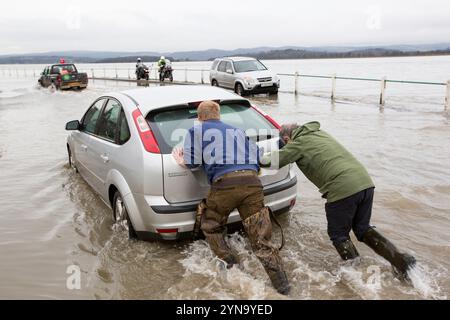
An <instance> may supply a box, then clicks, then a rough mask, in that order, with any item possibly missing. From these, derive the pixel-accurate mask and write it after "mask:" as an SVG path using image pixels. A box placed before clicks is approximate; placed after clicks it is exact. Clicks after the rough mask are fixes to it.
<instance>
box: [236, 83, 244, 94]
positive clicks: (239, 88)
mask: <svg viewBox="0 0 450 320" xmlns="http://www.w3.org/2000/svg"><path fill="white" fill-rule="evenodd" d="M234 92H236V94H238V95H240V96H244V95H245V90H244V87H243V86H242V84H240V83H238V84H236V88H235V89H234Z"/></svg>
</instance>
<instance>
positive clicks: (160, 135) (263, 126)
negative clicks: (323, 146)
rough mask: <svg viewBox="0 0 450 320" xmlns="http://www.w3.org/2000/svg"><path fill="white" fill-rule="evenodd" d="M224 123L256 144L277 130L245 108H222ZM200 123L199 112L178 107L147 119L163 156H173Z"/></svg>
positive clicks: (191, 108)
mask: <svg viewBox="0 0 450 320" xmlns="http://www.w3.org/2000/svg"><path fill="white" fill-rule="evenodd" d="M220 112H221V120H222V121H223V122H225V123H226V124H228V125H231V126H233V127H236V128H240V129H242V130H244V131H245V132H246V134H247V135H248V137H249V138H250V139H252V140H254V141H261V140H266V139H269V138H271V137H272V136H271V132H272V131H273V130H274V129H275V127H274V126H273V125H272V124H271V123H270V122H269V121H268V120H267V119H266V118H264V117H263V116H262V115H261V114H260V113H259V112H257V111H256V110H255V109H253V108H251V107H249V106H246V105H242V104H221V105H220ZM196 120H197V108H196V107H190V106H188V105H186V106H177V107H173V108H168V109H166V110H161V111H159V112H156V113H152V114H150V115H149V116H148V117H147V121H148V122H149V124H150V127H151V128H152V130H153V132H154V133H155V136H156V139H157V140H158V144H159V146H160V148H161V151H162V152H163V153H170V152H172V149H173V147H175V146H176V145H178V144H180V143H181V142H183V141H184V137H185V136H186V134H187V132H188V130H189V129H190V128H192V127H193V126H194V124H195V121H196Z"/></svg>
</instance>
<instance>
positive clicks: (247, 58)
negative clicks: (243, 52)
mask: <svg viewBox="0 0 450 320" xmlns="http://www.w3.org/2000/svg"><path fill="white" fill-rule="evenodd" d="M221 59H222V60H231V61H248V60H256V59H255V58H252V57H223V58H221Z"/></svg>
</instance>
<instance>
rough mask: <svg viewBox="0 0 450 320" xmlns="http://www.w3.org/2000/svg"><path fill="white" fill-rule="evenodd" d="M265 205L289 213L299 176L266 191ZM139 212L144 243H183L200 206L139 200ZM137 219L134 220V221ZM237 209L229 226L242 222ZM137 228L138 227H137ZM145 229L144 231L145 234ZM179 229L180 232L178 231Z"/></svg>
mask: <svg viewBox="0 0 450 320" xmlns="http://www.w3.org/2000/svg"><path fill="white" fill-rule="evenodd" d="M264 195H265V204H266V205H267V206H269V207H270V208H271V209H272V210H273V211H274V212H277V213H280V212H286V211H289V209H290V208H292V206H293V205H294V204H295V200H296V198H297V177H296V176H295V175H290V176H289V177H288V178H286V179H285V180H283V181H281V182H279V183H277V184H274V185H271V186H269V187H267V188H265V189H264ZM135 198H136V200H138V201H137V207H138V208H139V210H138V211H139V212H140V213H138V214H139V215H140V218H141V221H142V222H143V225H141V227H138V226H136V225H135V226H134V227H135V229H136V232H137V234H138V237H139V238H140V239H142V240H146V239H148V240H155V239H163V240H179V239H182V238H183V237H189V234H190V233H192V230H193V229H194V223H195V212H196V211H197V205H198V204H197V203H189V204H186V205H170V204H167V202H166V203H165V204H164V205H162V204H153V203H155V202H156V203H158V202H161V200H160V199H159V198H158V197H151V196H150V197H146V196H143V198H142V197H135ZM133 220H134V219H133V218H132V221H133ZM240 220H241V219H240V216H239V213H238V212H237V210H235V211H233V212H232V213H231V214H230V216H229V219H228V224H229V225H233V224H235V223H238V224H239V223H240ZM136 227H137V228H136ZM142 230H144V231H142ZM174 230H176V231H174Z"/></svg>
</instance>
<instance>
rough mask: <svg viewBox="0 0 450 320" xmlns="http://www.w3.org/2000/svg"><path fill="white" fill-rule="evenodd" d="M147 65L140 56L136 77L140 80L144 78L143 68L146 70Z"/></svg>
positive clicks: (137, 62)
mask: <svg viewBox="0 0 450 320" xmlns="http://www.w3.org/2000/svg"><path fill="white" fill-rule="evenodd" d="M146 68H147V66H146V65H145V64H144V63H143V62H142V59H141V58H138V59H137V61H136V77H137V78H138V80H139V79H140V78H144V74H143V70H145V69H146Z"/></svg>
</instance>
